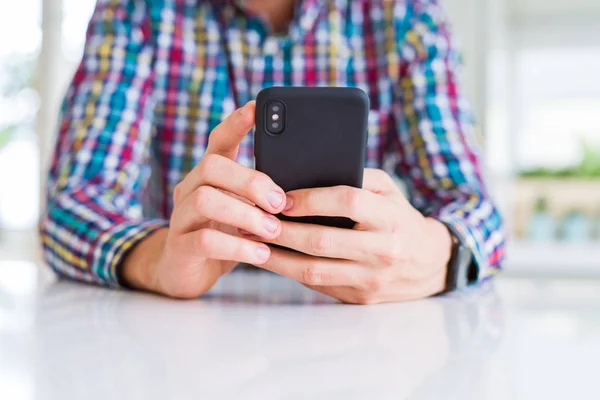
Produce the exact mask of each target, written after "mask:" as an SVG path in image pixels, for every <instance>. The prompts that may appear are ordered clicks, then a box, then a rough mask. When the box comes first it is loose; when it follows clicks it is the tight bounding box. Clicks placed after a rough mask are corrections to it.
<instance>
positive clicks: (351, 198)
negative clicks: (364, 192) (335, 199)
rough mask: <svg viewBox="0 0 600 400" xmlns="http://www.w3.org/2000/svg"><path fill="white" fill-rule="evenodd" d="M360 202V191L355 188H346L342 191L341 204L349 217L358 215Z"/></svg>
mask: <svg viewBox="0 0 600 400" xmlns="http://www.w3.org/2000/svg"><path fill="white" fill-rule="evenodd" d="M360 201H361V191H360V190H359V189H356V188H352V187H348V188H345V189H344V193H343V202H344V206H345V207H346V209H347V210H348V212H349V213H350V214H351V215H356V214H357V213H358V210H359V207H360Z"/></svg>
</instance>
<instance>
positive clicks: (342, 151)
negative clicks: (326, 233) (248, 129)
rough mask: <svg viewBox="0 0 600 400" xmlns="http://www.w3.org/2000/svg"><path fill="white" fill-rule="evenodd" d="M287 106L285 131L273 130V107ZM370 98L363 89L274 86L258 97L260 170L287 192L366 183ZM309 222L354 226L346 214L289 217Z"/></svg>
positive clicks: (256, 142) (257, 129) (258, 166)
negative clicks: (269, 125)
mask: <svg viewBox="0 0 600 400" xmlns="http://www.w3.org/2000/svg"><path fill="white" fill-rule="evenodd" d="M274 100H277V101H280V102H282V103H283V104H284V107H285V121H284V129H283V132H282V133H280V134H271V133H269V132H268V131H267V127H266V123H267V122H268V121H266V113H267V108H266V107H267V105H268V104H269V103H270V102H271V101H274ZM368 116H369V97H368V96H367V95H366V93H365V92H363V91H362V90H360V89H357V88H336V87H317V88H315V87H272V88H268V89H264V90H262V91H261V92H260V93H259V94H258V96H257V100H256V130H255V138H254V155H255V157H256V169H257V170H259V171H262V172H264V173H265V174H267V175H268V176H270V177H271V179H273V181H274V182H275V183H276V184H278V185H279V186H281V188H282V189H283V190H285V191H286V192H288V191H291V190H296V189H304V188H317V187H330V186H338V185H347V186H353V187H357V188H361V187H362V181H363V171H364V164H365V152H366V142H367V130H368ZM280 218H282V219H284V220H293V221H299V222H304V223H312V224H320V225H328V226H335V227H340V228H352V227H353V226H354V225H355V223H354V221H352V220H350V219H348V218H341V217H319V216H317V217H302V218H287V217H285V216H283V215H280Z"/></svg>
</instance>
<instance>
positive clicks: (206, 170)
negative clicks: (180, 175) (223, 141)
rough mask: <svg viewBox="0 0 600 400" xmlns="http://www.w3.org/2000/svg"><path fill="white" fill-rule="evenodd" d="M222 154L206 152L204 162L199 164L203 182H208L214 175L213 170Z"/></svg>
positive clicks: (199, 173) (199, 172)
mask: <svg viewBox="0 0 600 400" xmlns="http://www.w3.org/2000/svg"><path fill="white" fill-rule="evenodd" d="M220 158H221V156H219V155H217V154H206V155H205V156H204V158H203V159H202V163H201V164H200V165H199V166H198V175H199V177H200V181H201V182H207V181H208V180H209V179H210V177H211V176H212V172H213V171H214V169H215V168H217V165H218V163H219V160H220Z"/></svg>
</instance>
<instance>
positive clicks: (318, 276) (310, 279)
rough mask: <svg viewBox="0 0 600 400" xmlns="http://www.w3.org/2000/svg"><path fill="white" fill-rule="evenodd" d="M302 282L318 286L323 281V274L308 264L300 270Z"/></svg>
mask: <svg viewBox="0 0 600 400" xmlns="http://www.w3.org/2000/svg"><path fill="white" fill-rule="evenodd" d="M302 282H304V283H305V284H307V285H313V286H319V285H320V284H322V283H323V275H322V273H321V271H320V270H319V269H318V268H317V267H315V266H314V265H309V266H307V267H305V268H304V269H303V270H302Z"/></svg>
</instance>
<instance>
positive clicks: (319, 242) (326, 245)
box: [310, 232, 331, 255]
mask: <svg viewBox="0 0 600 400" xmlns="http://www.w3.org/2000/svg"><path fill="white" fill-rule="evenodd" d="M310 249H311V250H312V252H313V253H314V254H315V255H322V254H326V253H327V252H328V250H329V249H331V237H330V236H329V235H328V234H327V233H325V232H317V233H314V234H313V235H312V236H311V238H310Z"/></svg>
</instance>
